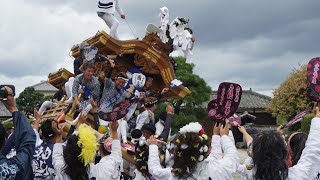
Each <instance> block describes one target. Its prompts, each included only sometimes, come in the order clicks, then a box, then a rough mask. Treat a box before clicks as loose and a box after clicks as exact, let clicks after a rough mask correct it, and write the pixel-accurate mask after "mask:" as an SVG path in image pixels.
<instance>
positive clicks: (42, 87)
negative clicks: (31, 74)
mask: <svg viewBox="0 0 320 180" xmlns="http://www.w3.org/2000/svg"><path fill="white" fill-rule="evenodd" d="M31 87H33V88H34V89H35V90H36V91H49V92H50V91H58V89H57V88H55V87H54V86H52V85H51V84H49V83H48V81H43V82H40V83H38V84H35V85H33V86H31Z"/></svg>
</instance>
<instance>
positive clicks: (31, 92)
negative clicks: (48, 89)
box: [16, 87, 46, 115]
mask: <svg viewBox="0 0 320 180" xmlns="http://www.w3.org/2000/svg"><path fill="white" fill-rule="evenodd" d="M45 99H46V98H45V97H44V95H43V94H41V93H39V92H37V91H35V89H34V88H33V87H27V88H25V89H24V90H23V92H22V93H21V94H20V95H19V97H18V98H17V99H16V103H17V106H18V109H19V110H21V111H25V112H26V114H27V115H32V114H33V109H34V108H35V107H37V106H39V105H40V104H41V103H42V102H43V101H44V100H45Z"/></svg>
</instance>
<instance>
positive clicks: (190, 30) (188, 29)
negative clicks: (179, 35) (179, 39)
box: [184, 28, 193, 34]
mask: <svg viewBox="0 0 320 180" xmlns="http://www.w3.org/2000/svg"><path fill="white" fill-rule="evenodd" d="M184 30H187V31H189V32H190V34H193V31H192V29H190V28H184Z"/></svg>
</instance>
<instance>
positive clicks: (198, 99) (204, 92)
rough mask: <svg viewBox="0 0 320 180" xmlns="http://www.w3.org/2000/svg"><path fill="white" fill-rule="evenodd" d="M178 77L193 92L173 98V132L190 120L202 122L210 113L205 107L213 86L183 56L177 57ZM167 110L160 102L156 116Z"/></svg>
mask: <svg viewBox="0 0 320 180" xmlns="http://www.w3.org/2000/svg"><path fill="white" fill-rule="evenodd" d="M175 61H176V63H177V71H176V77H177V79H179V80H181V81H182V82H183V85H184V86H186V87H188V88H189V89H190V90H191V94H189V95H188V96H186V97H184V98H183V99H178V100H173V101H171V103H172V104H173V106H174V111H175V115H174V116H173V117H172V118H173V124H172V132H173V133H175V132H177V131H178V130H179V129H180V128H181V127H182V126H184V125H186V124H188V123H189V122H196V121H198V122H202V121H203V120H204V119H205V118H206V117H207V116H208V115H207V114H208V113H207V109H206V108H204V107H203V103H204V102H208V101H209V100H210V95H211V93H212V91H211V88H210V87H209V86H208V85H207V83H206V82H205V81H204V80H203V79H202V78H201V77H199V76H198V75H196V74H194V73H193V68H194V66H195V65H194V64H188V63H186V59H185V58H183V57H176V58H175ZM162 111H165V105H164V104H159V105H158V108H157V110H156V112H155V114H156V116H157V115H159V113H160V112H162Z"/></svg>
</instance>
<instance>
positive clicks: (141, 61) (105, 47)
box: [71, 31, 191, 99]
mask: <svg viewBox="0 0 320 180" xmlns="http://www.w3.org/2000/svg"><path fill="white" fill-rule="evenodd" d="M157 39H158V40H157ZM86 41H87V42H88V43H89V44H90V45H93V46H95V47H97V48H98V49H99V51H98V54H103V55H105V56H107V55H120V57H119V58H120V59H121V61H118V62H116V67H115V69H114V72H113V75H112V77H114V76H115V75H116V74H117V73H118V72H126V71H127V70H128V69H129V68H131V67H139V68H140V70H141V71H142V72H143V73H145V74H148V75H151V76H152V77H153V78H154V83H153V86H152V87H151V88H152V89H153V90H154V92H160V91H161V89H163V88H164V87H169V86H170V82H171V81H172V80H174V79H175V78H176V76H175V72H174V70H173V67H172V64H171V62H170V59H169V56H168V54H169V49H170V47H169V46H168V44H163V43H162V42H161V40H160V39H159V38H158V37H157V35H155V34H151V35H150V34H149V35H147V36H146V37H145V38H144V39H143V40H125V41H120V40H116V39H113V38H112V37H110V36H109V35H108V34H107V33H105V32H104V31H102V32H99V33H97V34H96V35H95V36H93V37H91V38H89V39H87V40H86ZM71 52H72V56H73V57H75V58H76V57H78V56H79V55H80V51H79V46H78V45H75V46H74V47H73V48H72V49H71ZM100 66H101V69H100V72H103V71H102V69H105V68H106V67H107V66H108V64H107V63H106V64H105V65H100ZM98 69H99V68H98ZM103 75H104V74H103ZM103 75H102V76H103ZM99 76H100V78H101V74H100V73H99ZM190 93H191V91H190V90H189V89H188V88H186V87H184V86H182V85H181V86H179V87H175V88H173V89H170V91H169V92H168V93H166V94H165V95H164V96H163V98H164V99H169V98H183V97H185V96H186V95H188V94H190Z"/></svg>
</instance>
